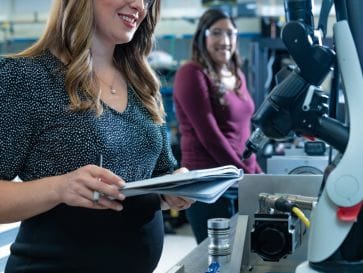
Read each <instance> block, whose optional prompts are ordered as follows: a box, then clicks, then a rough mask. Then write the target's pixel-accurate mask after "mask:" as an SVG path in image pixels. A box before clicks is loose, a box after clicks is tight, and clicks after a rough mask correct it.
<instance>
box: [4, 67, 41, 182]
mask: <svg viewBox="0 0 363 273" xmlns="http://www.w3.org/2000/svg"><path fill="white" fill-rule="evenodd" d="M17 65H18V64H17V63H16V62H13V61H8V60H2V61H1V62H0V155H1V156H0V166H1V168H0V179H5V180H12V179H14V178H15V177H16V176H17V175H19V172H20V170H21V167H22V165H23V163H24V160H26V157H27V154H28V153H29V151H30V150H31V147H32V139H33V136H34V134H35V131H36V128H37V122H36V119H35V117H34V114H35V111H36V109H39V107H40V105H38V103H37V102H36V101H34V100H33V99H32V98H31V97H30V96H29V91H30V90H28V89H27V86H26V85H25V84H23V83H24V82H25V80H24V77H25V75H24V74H23V73H21V69H20V68H18V67H17Z"/></svg>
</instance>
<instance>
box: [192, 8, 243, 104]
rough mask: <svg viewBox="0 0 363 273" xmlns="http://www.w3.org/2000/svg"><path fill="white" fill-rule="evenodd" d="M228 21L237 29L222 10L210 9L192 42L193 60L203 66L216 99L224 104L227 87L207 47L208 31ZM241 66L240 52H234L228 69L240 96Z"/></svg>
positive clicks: (202, 19) (201, 19)
mask: <svg viewBox="0 0 363 273" xmlns="http://www.w3.org/2000/svg"><path fill="white" fill-rule="evenodd" d="M222 19H228V20H229V21H230V22H231V23H232V25H233V26H234V27H235V28H237V27H236V23H235V21H234V19H233V18H232V17H231V16H230V15H228V14H227V13H225V12H224V11H222V10H220V9H209V10H207V11H206V12H205V13H204V14H203V15H202V17H201V18H200V20H199V23H198V26H197V30H196V32H195V34H194V37H193V41H192V60H193V61H194V62H196V63H198V64H199V65H201V66H202V67H203V68H204V69H205V70H206V72H207V73H208V75H209V76H210V77H211V79H212V80H213V82H214V85H215V97H216V98H217V99H218V101H220V102H221V103H222V104H224V100H223V96H224V94H225V91H226V90H225V87H224V86H223V84H222V81H221V75H220V74H219V73H218V72H217V70H216V64H215V63H214V62H213V60H212V58H211V57H210V55H209V53H208V50H207V45H206V30H207V29H209V28H210V27H211V26H212V25H213V24H214V23H215V22H217V21H219V20H222ZM240 66H241V60H240V57H239V54H238V51H237V50H235V52H233V54H232V57H231V60H230V62H229V63H228V68H229V69H230V71H232V73H233V75H234V76H235V77H236V79H237V81H236V85H235V88H234V91H235V92H236V93H237V94H240V88H241V85H242V79H241V76H240V73H239V68H240Z"/></svg>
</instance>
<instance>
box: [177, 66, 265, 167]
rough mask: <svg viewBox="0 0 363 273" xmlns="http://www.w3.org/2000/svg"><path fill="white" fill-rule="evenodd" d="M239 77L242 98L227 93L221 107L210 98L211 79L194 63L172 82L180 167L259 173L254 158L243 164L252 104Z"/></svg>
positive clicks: (244, 84) (181, 69) (181, 70)
mask: <svg viewBox="0 0 363 273" xmlns="http://www.w3.org/2000/svg"><path fill="white" fill-rule="evenodd" d="M241 75H242V86H241V93H242V96H238V95H237V94H236V93H235V92H233V91H228V92H227V93H226V94H225V96H224V100H225V102H226V105H221V104H220V103H219V102H218V101H217V99H215V98H213V97H212V92H214V91H213V90H212V86H213V83H212V82H211V80H210V78H209V77H208V76H207V75H206V74H205V73H204V72H203V69H202V68H201V67H200V66H199V65H197V64H195V63H191V62H189V63H187V64H185V65H183V66H182V67H181V68H180V69H179V70H178V72H177V74H176V76H175V82H174V102H175V110H176V115H177V118H178V121H179V131H180V134H181V154H182V160H181V165H182V166H183V167H186V168H188V169H190V170H193V169H202V168H212V167H218V166H222V165H228V164H232V165H235V166H236V167H238V168H241V169H243V170H244V171H245V173H260V172H261V168H260V167H259V165H258V164H257V162H256V158H255V156H254V155H253V156H251V157H250V158H249V159H247V160H244V161H242V160H241V157H242V153H243V151H244V149H245V143H246V141H247V140H248V137H249V136H250V133H251V132H250V126H251V116H252V114H253V112H254V109H255V108H254V103H253V100H252V98H251V96H250V95H249V92H248V90H247V87H246V81H245V78H244V76H243V74H242V72H241Z"/></svg>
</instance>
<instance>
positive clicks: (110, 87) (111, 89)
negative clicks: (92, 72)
mask: <svg viewBox="0 0 363 273" xmlns="http://www.w3.org/2000/svg"><path fill="white" fill-rule="evenodd" d="M116 73H117V71H115V73H114V74H113V78H112V82H111V84H108V83H107V82H105V81H104V80H102V79H101V78H100V77H98V76H97V75H96V78H97V79H98V80H99V81H101V82H102V83H104V84H105V85H107V86H108V88H109V90H110V93H111V94H112V95H115V94H116V93H117V90H116V89H115V88H114V87H113V85H114V83H115V78H116Z"/></svg>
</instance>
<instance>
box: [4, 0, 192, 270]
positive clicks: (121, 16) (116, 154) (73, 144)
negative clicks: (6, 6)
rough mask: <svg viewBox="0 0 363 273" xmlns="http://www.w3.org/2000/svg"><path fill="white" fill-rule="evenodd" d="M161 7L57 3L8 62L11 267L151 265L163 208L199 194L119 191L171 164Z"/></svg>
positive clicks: (102, 1) (147, 1)
mask: <svg viewBox="0 0 363 273" xmlns="http://www.w3.org/2000/svg"><path fill="white" fill-rule="evenodd" d="M159 12H160V0H77V1H76V0H57V1H54V5H53V8H52V11H51V13H50V15H49V18H50V19H49V22H48V24H47V27H46V30H45V32H44V35H43V36H42V37H41V38H40V39H39V40H38V41H37V43H35V44H34V45H33V46H32V47H30V48H28V49H26V50H24V51H23V52H21V53H18V54H15V55H12V56H7V57H5V58H2V59H0V108H1V111H0V154H1V157H0V166H1V168H0V200H1V202H2V205H1V206H0V223H10V222H15V221H21V226H20V229H19V233H18V235H17V238H16V240H15V242H14V243H13V244H12V246H11V255H10V257H9V259H8V262H7V266H6V269H5V272H6V273H15V272H37V273H41V272H44V273H51V272H72V273H73V272H84V273H85V272H87V273H92V272H95V273H96V272H97V273H98V272H105V273H112V272H127V273H132V272H135V273H136V272H138V273H139V272H152V271H153V270H154V269H155V267H156V265H157V263H158V261H159V258H160V255H161V250H162V244H163V234H164V233H163V224H162V214H161V208H174V209H184V208H188V207H189V206H190V204H191V201H190V200H188V199H185V198H181V197H171V196H163V197H162V198H161V197H160V196H159V195H156V194H148V195H143V196H138V197H128V198H127V199H125V196H124V195H123V194H122V193H120V192H119V188H120V187H122V186H123V185H124V184H125V183H127V182H132V181H136V180H141V179H145V178H150V177H154V176H159V175H163V174H166V173H170V172H173V171H174V167H175V159H174V157H173V156H172V153H171V149H170V145H169V143H168V140H167V138H166V133H165V123H164V110H163V107H162V102H161V96H160V93H159V82H158V80H157V78H156V77H155V75H154V73H153V72H152V70H151V69H150V67H149V65H148V64H147V62H146V59H147V55H148V54H149V53H150V50H151V48H152V42H153V32H154V29H155V25H156V22H157V20H158V17H159ZM180 171H183V170H180ZM16 176H18V177H19V178H20V179H21V180H22V181H23V182H22V183H14V182H12V181H11V180H13V179H14V178H15V177H16Z"/></svg>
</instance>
